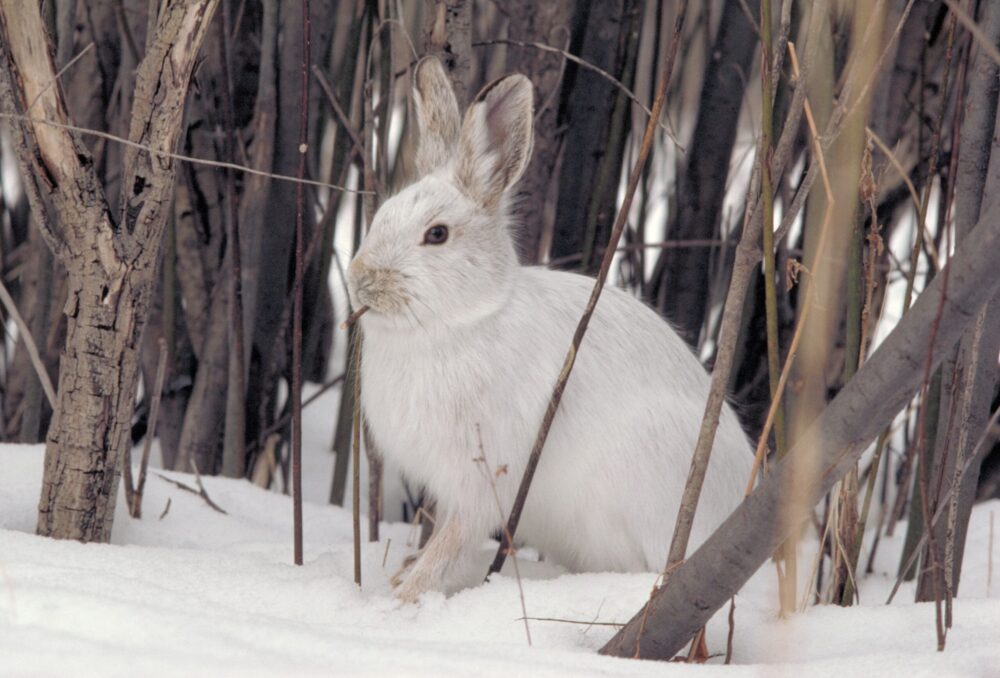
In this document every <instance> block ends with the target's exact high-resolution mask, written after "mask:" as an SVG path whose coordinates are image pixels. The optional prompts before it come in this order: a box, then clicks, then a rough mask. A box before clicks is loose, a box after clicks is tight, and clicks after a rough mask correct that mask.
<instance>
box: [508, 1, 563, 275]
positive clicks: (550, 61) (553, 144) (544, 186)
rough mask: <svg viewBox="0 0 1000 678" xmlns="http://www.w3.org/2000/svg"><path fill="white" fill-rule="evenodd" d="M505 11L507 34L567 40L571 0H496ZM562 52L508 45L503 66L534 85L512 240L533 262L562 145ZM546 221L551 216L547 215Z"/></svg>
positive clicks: (527, 38)
mask: <svg viewBox="0 0 1000 678" xmlns="http://www.w3.org/2000/svg"><path fill="white" fill-rule="evenodd" d="M501 7H502V9H503V12H504V13H505V14H506V15H507V17H508V19H509V20H510V23H509V24H508V29H507V35H508V37H509V38H510V39H511V40H519V41H521V42H540V43H542V44H546V45H551V46H552V47H557V48H563V47H565V46H567V42H568V38H569V36H570V28H571V22H572V19H573V12H574V10H575V8H576V0H550V1H549V2H543V3H539V2H534V1H533V0H507V1H506V2H504V3H501ZM565 65H566V64H564V60H563V57H562V56H560V55H558V54H554V53H552V52H546V51H543V50H539V49H533V48H529V47H516V46H511V47H508V53H507V70H508V71H510V72H517V73H523V74H524V75H526V76H528V77H529V78H531V82H532V84H534V86H535V145H534V148H533V149H532V158H531V163H530V164H529V165H528V169H527V170H526V171H525V174H524V178H523V179H521V183H520V187H521V188H520V192H521V195H520V199H519V200H518V203H517V211H518V218H519V221H520V225H521V227H520V230H519V231H518V238H517V246H518V253H519V255H520V258H521V262H522V263H525V264H537V263H538V262H539V261H541V259H542V258H543V254H544V253H543V252H542V251H541V247H542V237H543V233H544V232H545V224H546V209H545V205H546V201H547V199H548V197H549V194H550V193H551V189H552V187H553V182H552V175H553V170H554V169H555V167H556V160H557V159H558V157H559V151H560V149H561V148H562V134H561V133H560V131H559V125H558V118H559V100H560V97H559V90H560V89H561V87H562V84H563V79H562V74H563V69H564V66H565ZM549 220H550V221H551V218H550V219H549Z"/></svg>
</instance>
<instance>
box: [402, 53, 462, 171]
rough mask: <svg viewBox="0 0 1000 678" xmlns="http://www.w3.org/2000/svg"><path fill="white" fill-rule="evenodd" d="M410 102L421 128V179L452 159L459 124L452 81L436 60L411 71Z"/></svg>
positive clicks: (419, 164)
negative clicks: (413, 105) (414, 107)
mask: <svg viewBox="0 0 1000 678" xmlns="http://www.w3.org/2000/svg"><path fill="white" fill-rule="evenodd" d="M413 102H414V104H415V105H416V109H417V126H418V127H419V128H420V141H419V143H418V145H417V171H418V172H419V173H420V175H421V176H423V175H425V174H430V173H431V172H433V171H434V170H436V169H438V168H439V167H441V166H443V165H445V164H447V162H448V160H449V159H451V157H452V154H453V153H454V149H455V139H456V138H457V137H458V129H459V126H460V125H461V124H462V119H461V117H460V116H459V113H458V102H457V101H456V100H455V92H454V91H453V90H452V88H451V81H450V80H448V75H447V74H446V73H445V72H444V66H442V65H441V62H440V61H438V60H437V59H436V58H435V57H424V58H423V59H421V60H420V62H419V63H418V64H417V67H416V69H415V70H414V72H413Z"/></svg>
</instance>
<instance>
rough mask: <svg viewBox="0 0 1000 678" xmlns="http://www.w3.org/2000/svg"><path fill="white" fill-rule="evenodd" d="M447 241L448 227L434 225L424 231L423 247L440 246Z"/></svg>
mask: <svg viewBox="0 0 1000 678" xmlns="http://www.w3.org/2000/svg"><path fill="white" fill-rule="evenodd" d="M446 240H448V227H447V226H445V225H443V224H435V225H434V226H431V227H430V228H428V229H427V230H426V231H424V244H425V245H441V244H443V243H444V242H445V241H446Z"/></svg>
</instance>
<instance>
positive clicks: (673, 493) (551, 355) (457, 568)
mask: <svg viewBox="0 0 1000 678" xmlns="http://www.w3.org/2000/svg"><path fill="white" fill-rule="evenodd" d="M414 81H415V84H414V99H415V104H416V113H417V120H418V123H419V130H420V141H419V147H418V150H417V156H416V163H417V168H418V171H419V173H420V176H421V178H420V179H419V181H417V182H416V183H414V184H412V185H410V186H409V187H407V188H406V189H404V190H402V191H401V192H399V193H398V194H397V195H395V196H393V197H392V198H390V199H389V200H387V201H386V202H385V204H384V205H382V207H381V208H380V209H379V211H378V213H377V214H376V215H375V219H374V222H373V224H372V228H371V232H370V233H369V235H368V237H367V238H366V239H365V241H364V243H363V245H362V246H361V248H360V250H359V251H358V253H357V256H356V257H355V258H354V261H353V262H352V263H351V266H350V272H349V287H350V296H351V301H352V303H353V304H354V306H355V308H360V307H361V306H362V305H367V306H369V307H370V311H369V312H368V313H366V314H365V315H364V316H363V317H362V318H361V319H360V322H361V323H362V327H363V330H364V344H363V355H362V381H361V383H362V388H361V399H362V407H363V409H364V414H365V417H366V420H367V422H368V425H369V427H370V432H371V435H372V436H373V437H374V440H375V442H376V443H377V445H378V447H379V449H380V450H381V452H382V453H383V454H384V456H385V457H386V458H387V459H388V460H390V461H391V462H393V463H394V464H396V465H398V466H399V467H400V469H401V470H402V472H403V474H404V475H405V476H406V477H407V479H408V480H410V481H411V482H413V483H415V484H418V485H423V486H425V487H426V488H427V489H428V490H429V491H430V493H431V494H432V495H433V496H434V497H435V498H436V499H437V500H438V517H437V524H436V529H435V530H434V534H433V536H432V537H431V539H430V541H429V542H428V544H427V546H426V547H425V548H424V550H423V552H422V553H421V554H420V555H419V557H417V558H416V559H412V558H411V559H410V560H409V561H408V563H407V565H406V566H405V567H404V569H403V570H402V571H400V573H399V574H398V575H397V577H396V578H395V580H394V584H395V585H396V595H397V596H398V597H399V598H401V599H402V600H405V601H413V600H415V599H416V598H417V597H418V596H419V595H420V594H421V593H423V592H424V591H427V590H430V589H437V590H446V591H449V590H455V589H457V588H461V587H463V586H467V585H470V584H473V583H475V582H476V581H479V580H480V577H482V575H483V574H484V572H485V570H484V569H480V567H479V566H478V565H477V567H476V568H475V569H474V570H473V569H472V568H470V567H469V564H470V563H471V562H472V561H476V562H477V563H480V562H481V561H482V560H483V558H481V557H480V558H475V557H474V556H475V555H476V554H477V553H478V552H480V550H481V548H482V546H483V543H484V540H485V539H486V538H487V537H488V536H489V535H490V533H491V531H495V530H496V529H497V528H498V527H499V526H500V525H501V523H502V522H503V521H504V520H505V519H506V516H505V515H504V516H501V515H500V513H499V511H498V510H497V506H496V501H495V498H494V495H493V489H492V488H491V487H490V482H491V480H490V479H491V477H493V480H494V481H495V484H496V490H497V492H498V493H499V498H500V503H501V505H502V506H503V510H504V511H509V510H510V507H511V505H512V503H513V499H514V496H515V494H516V493H517V487H518V484H519V482H520V478H521V474H522V472H523V470H524V467H525V464H526V462H527V458H528V455H529V453H530V450H531V447H532V443H533V442H534V440H535V435H536V433H537V430H538V426H539V423H540V422H541V420H542V415H543V413H544V411H545V408H546V405H547V404H548V401H549V396H550V394H551V392H552V386H553V384H554V383H555V380H556V377H557V375H558V374H559V371H560V368H561V367H562V364H563V359H564V357H565V354H566V350H567V347H568V346H569V342H570V339H571V337H572V336H573V331H574V329H575V327H576V323H577V321H578V320H579V318H580V314H581V312H582V311H583V308H584V306H585V305H586V302H587V298H588V296H589V294H590V290H591V288H592V286H593V280H592V279H591V278H587V277H583V276H580V275H575V274H572V273H564V272H559V271H551V270H546V269H545V268H533V267H524V266H520V265H518V261H517V255H516V254H515V250H514V240H513V235H512V233H511V231H512V230H513V228H514V224H513V223H512V218H511V215H510V206H511V202H512V195H511V194H512V192H513V191H512V189H513V187H514V186H515V185H516V184H517V182H518V179H520V177H521V175H522V174H523V173H524V170H525V167H526V166H527V164H528V161H529V159H530V157H531V147H532V143H533V92H532V85H531V83H530V82H529V81H528V79H527V78H525V77H524V76H522V75H510V76H508V77H505V78H502V79H500V80H497V81H495V82H494V83H492V84H490V85H488V86H487V87H485V88H484V89H483V91H481V92H480V93H479V94H478V95H477V96H476V98H475V100H474V101H473V102H472V104H471V105H470V107H469V109H468V111H467V112H466V113H465V116H464V118H463V117H461V116H460V114H459V110H458V104H457V102H456V100H455V95H454V93H453V92H452V88H451V85H450V83H449V81H448V78H447V76H446V74H445V72H444V69H443V67H442V66H441V64H440V62H438V61H437V60H436V59H424V60H422V61H421V62H420V63H419V64H418V66H417V68H416V71H415V74H414ZM708 383H709V381H708V375H707V374H706V373H705V371H704V370H703V369H702V366H701V365H700V364H699V363H698V361H697V359H696V358H695V357H694V355H693V354H692V353H691V351H690V350H689V349H688V347H687V345H686V344H685V343H684V342H683V340H682V339H681V338H680V337H678V335H677V334H675V333H674V331H673V330H672V329H671V328H670V327H669V326H668V324H667V323H666V322H665V321H664V320H663V319H661V318H660V317H659V316H658V315H657V314H656V313H655V312H654V311H652V310H651V309H649V308H647V307H646V306H645V305H644V304H643V303H642V302H640V301H638V300H637V299H635V298H633V297H631V296H629V295H628V294H626V293H625V292H623V291H621V290H619V289H615V288H613V287H610V286H609V287H608V289H606V290H605V291H604V295H603V296H602V298H601V300H600V303H598V305H597V310H596V312H595V314H594V316H593V319H592V321H591V323H590V328H589V330H588V332H587V335H586V337H585V338H584V340H583V344H582V346H581V348H580V352H579V356H578V358H577V361H576V366H575V368H574V370H573V373H572V376H571V377H570V379H569V383H568V384H567V388H566V391H565V394H564V397H563V400H562V405H561V407H560V410H559V412H558V413H557V415H556V417H555V421H554V423H553V425H552V429H551V431H550V434H549V438H548V442H547V444H546V446H545V450H544V453H543V454H542V458H541V462H540V464H539V466H538V469H537V472H536V474H535V478H534V483H533V485H532V487H531V491H530V492H529V494H528V500H527V503H526V505H525V507H524V512H523V515H522V518H521V523H520V526H519V529H518V533H517V539H518V540H519V541H521V540H523V541H524V542H525V543H527V544H529V545H531V546H534V547H536V548H537V549H539V551H540V552H541V553H542V554H544V555H545V556H546V557H547V558H551V559H553V560H555V561H556V562H558V563H560V564H562V565H564V566H566V567H568V568H569V569H571V570H574V571H581V570H583V571H609V570H610V571H659V570H661V569H662V568H663V567H664V564H665V562H666V557H667V550H668V547H669V544H670V539H671V534H672V530H673V522H674V520H675V518H676V515H677V508H678V504H679V501H680V496H681V492H682V489H683V487H684V483H685V480H686V478H687V474H688V469H689V466H690V460H691V455H692V452H693V450H694V446H695V440H696V439H697V435H698V428H699V425H700V422H701V418H702V413H703V410H704V406H705V400H706V397H707V394H708ZM482 455H485V458H486V460H487V463H488V464H487V465H488V469H487V468H484V464H483V463H482V462H477V461H474V460H475V459H476V458H479V457H481V456H482ZM751 459H752V455H751V453H750V450H749V444H748V441H747V439H746V437H745V435H744V433H743V431H742V430H741V428H740V425H739V422H738V421H737V418H736V416H735V414H734V413H733V412H732V410H730V409H729V408H728V407H726V408H725V409H724V410H723V412H722V419H721V423H720V425H719V430H718V434H717V437H716V441H715V448H714V451H713V457H712V463H711V467H710V469H709V472H708V477H707V479H706V482H705V486H704V489H703V493H702V496H701V501H700V505H699V509H698V513H697V517H696V520H695V524H694V533H693V535H692V540H693V541H692V547H693V546H695V545H696V544H697V543H700V542H701V541H703V540H704V539H705V538H706V537H707V536H708V535H709V534H710V533H711V531H712V530H713V529H714V528H715V527H716V526H717V525H718V524H719V523H721V522H722V520H723V519H724V518H725V517H726V516H727V515H728V514H729V513H730V511H731V510H732V509H733V508H735V507H736V505H737V504H738V503H739V501H740V499H741V497H742V494H743V486H744V484H745V483H746V480H747V477H748V472H749V468H750V463H751ZM501 467H506V469H507V473H506V474H501V475H495V473H494V472H495V471H496V469H498V468H501Z"/></svg>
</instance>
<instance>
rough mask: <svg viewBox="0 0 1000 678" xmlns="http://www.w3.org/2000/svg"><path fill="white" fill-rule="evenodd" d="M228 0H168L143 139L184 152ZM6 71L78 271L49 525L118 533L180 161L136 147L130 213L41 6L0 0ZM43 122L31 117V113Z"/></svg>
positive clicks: (46, 507)
mask: <svg viewBox="0 0 1000 678" xmlns="http://www.w3.org/2000/svg"><path fill="white" fill-rule="evenodd" d="M216 4H217V0H201V1H197V2H182V1H181V0H165V1H164V2H162V3H160V10H159V17H158V21H157V25H156V36H155V39H154V40H153V41H151V44H150V46H149V49H148V51H147V55H146V57H145V58H144V59H143V61H142V63H141V64H140V66H139V69H138V71H137V72H136V74H135V78H136V90H135V96H134V105H133V110H132V116H131V129H130V133H129V139H130V140H131V141H133V142H136V143H138V144H141V145H143V146H147V147H151V148H154V149H157V150H163V151H173V150H174V148H175V146H176V142H177V137H178V135H179V133H180V130H181V121H182V114H183V110H184V100H185V96H186V93H187V88H188V82H189V79H190V77H191V73H192V71H193V68H194V65H195V60H196V57H197V53H198V49H199V47H200V45H201V41H202V38H203V37H204V34H205V30H206V28H207V24H208V22H209V21H210V19H211V16H212V13H213V11H214V10H215V6H216ZM0 80H2V81H3V83H4V85H5V86H4V90H5V96H4V99H5V101H4V104H5V105H4V108H5V109H6V110H8V111H10V112H13V113H16V114H18V115H21V116H25V117H24V118H21V119H19V120H18V122H17V124H16V125H12V131H13V135H12V136H14V137H15V139H14V145H15V147H16V149H17V152H18V159H19V162H20V165H21V174H22V178H23V180H24V184H25V188H26V191H27V193H28V196H29V198H30V200H31V203H32V208H33V210H34V211H35V214H36V218H37V219H38V221H39V223H40V224H41V225H42V233H43V235H44V237H45V238H46V241H47V242H48V244H49V245H50V247H51V248H52V250H53V252H54V253H55V254H56V256H57V257H59V258H60V260H61V261H62V263H63V264H64V265H65V266H66V268H67V270H68V272H69V297H68V300H67V303H66V306H65V308H64V312H65V314H66V315H67V319H68V320H67V338H66V346H65V348H64V350H63V354H62V358H61V361H60V375H59V395H58V404H57V409H56V413H55V417H54V419H53V422H52V425H51V426H50V428H49V433H48V440H47V444H46V450H45V473H44V477H43V483H42V493H41V499H40V501H39V517H38V532H39V534H42V535H47V536H53V537H58V538H71V539H79V540H82V541H108V540H109V539H110V536H111V523H112V519H113V515H114V503H115V497H116V490H117V481H118V463H119V461H120V459H121V457H122V454H123V452H124V449H125V446H126V445H128V444H129V442H130V436H129V431H130V426H131V415H132V411H133V407H134V398H135V391H136V384H137V378H138V365H139V347H140V343H141V338H142V330H143V325H144V323H145V320H146V311H147V309H148V306H149V300H150V296H151V289H152V282H153V278H154V276H155V273H156V264H157V261H158V258H159V254H160V240H161V237H162V233H163V227H164V223H165V220H166V216H167V211H168V210H167V207H168V205H169V200H170V196H171V193H172V190H173V177H174V169H173V168H174V164H173V161H172V160H170V159H169V158H166V157H163V156H160V155H153V154H152V153H150V152H149V151H146V150H139V149H138V148H135V147H128V148H127V150H126V151H125V153H124V158H125V160H124V164H123V166H122V182H121V185H122V196H121V199H120V211H119V214H118V218H117V219H116V220H113V219H112V216H111V215H112V212H111V208H110V206H109V204H108V202H107V200H106V199H105V194H104V190H103V189H102V187H101V185H100V182H99V181H98V178H97V174H96V172H95V170H94V165H93V160H92V159H91V156H90V153H89V151H88V150H87V148H86V147H85V146H84V145H83V143H82V142H81V140H80V137H79V135H78V134H77V133H76V132H72V131H70V130H68V129H66V128H65V127H55V126H52V125H46V124H42V123H39V122H36V121H35V120H34V119H38V118H44V119H47V120H51V121H54V122H56V123H59V124H63V125H65V124H68V123H69V116H68V114H67V112H66V105H65V102H64V100H63V97H62V90H61V88H60V87H59V86H58V85H56V86H50V84H51V83H53V82H54V81H55V68H54V65H53V60H52V54H51V48H50V45H49V44H48V40H47V37H46V32H45V28H44V25H43V23H42V17H41V15H40V13H39V9H38V5H37V4H35V3H22V2H19V1H18V0H0ZM29 117H30V118H31V119H28V118H29Z"/></svg>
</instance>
